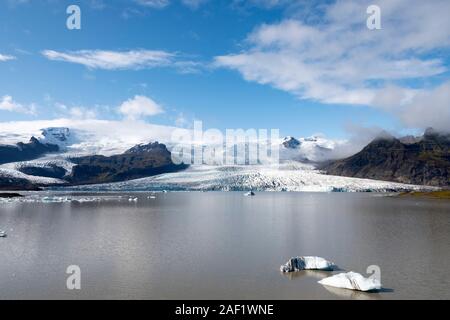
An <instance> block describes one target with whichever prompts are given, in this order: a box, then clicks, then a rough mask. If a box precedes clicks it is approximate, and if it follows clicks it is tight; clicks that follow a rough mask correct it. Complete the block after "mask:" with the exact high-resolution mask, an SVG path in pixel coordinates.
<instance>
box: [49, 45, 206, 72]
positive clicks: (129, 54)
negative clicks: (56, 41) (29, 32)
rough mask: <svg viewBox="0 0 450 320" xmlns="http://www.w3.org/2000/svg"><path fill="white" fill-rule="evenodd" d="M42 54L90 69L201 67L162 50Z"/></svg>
mask: <svg viewBox="0 0 450 320" xmlns="http://www.w3.org/2000/svg"><path fill="white" fill-rule="evenodd" d="M42 54H43V55H44V56H45V57H46V58H47V59H49V60H54V61H64V62H69V63H76V64H81V65H84V66H85V67H87V68H90V69H103V70H127V69H146V68H156V67H170V68H174V69H176V70H177V71H178V72H180V73H193V72H197V71H198V69H199V68H200V67H201V63H199V62H195V61H188V60H182V59H181V57H180V56H179V55H178V54H175V53H170V52H166V51H161V50H130V51H111V50H80V51H69V52H60V51H54V50H44V51H42Z"/></svg>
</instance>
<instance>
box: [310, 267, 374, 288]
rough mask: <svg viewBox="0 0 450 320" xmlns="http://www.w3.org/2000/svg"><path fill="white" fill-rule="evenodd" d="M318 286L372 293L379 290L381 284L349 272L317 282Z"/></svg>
mask: <svg viewBox="0 0 450 320" xmlns="http://www.w3.org/2000/svg"><path fill="white" fill-rule="evenodd" d="M318 282H319V283H320V284H322V285H325V286H330V287H335V288H344V289H350V290H357V291H374V290H380V289H381V283H380V281H379V280H377V279H374V278H365V277H363V276H362V275H361V274H359V273H356V272H353V271H350V272H347V273H339V274H336V275H334V276H331V277H328V278H325V279H322V280H320V281H318Z"/></svg>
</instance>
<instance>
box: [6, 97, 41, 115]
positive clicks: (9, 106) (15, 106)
mask: <svg viewBox="0 0 450 320" xmlns="http://www.w3.org/2000/svg"><path fill="white" fill-rule="evenodd" d="M36 109H37V108H36V105H35V104H33V103H32V104H30V105H28V106H24V105H23V104H20V103H18V102H17V101H14V100H13V98H12V97H11V96H8V95H6V96H3V97H2V98H1V99H0V111H9V112H18V113H24V114H31V115H35V114H36Z"/></svg>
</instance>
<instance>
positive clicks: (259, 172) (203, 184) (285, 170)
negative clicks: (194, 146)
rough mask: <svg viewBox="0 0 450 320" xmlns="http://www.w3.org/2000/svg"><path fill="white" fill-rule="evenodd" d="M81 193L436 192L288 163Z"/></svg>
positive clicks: (201, 168)
mask: <svg viewBox="0 0 450 320" xmlns="http://www.w3.org/2000/svg"><path fill="white" fill-rule="evenodd" d="M66 188H68V189H69V190H79V191H162V190H169V191H294V192H371V191H377V192H398V191H411V190H434V189H435V188H432V187H424V186H415V185H408V184H402V183H396V182H388V181H378V180H369V179H360V178H348V177H341V176H330V175H326V174H324V173H322V172H321V171H319V170H317V169H315V168H314V166H313V165H309V164H302V163H298V162H287V163H283V164H281V165H279V166H262V165H242V166H237V165H234V166H206V165H198V166H195V165H194V166H191V167H189V168H188V169H186V170H184V171H179V172H175V173H165V174H160V175H157V176H152V177H148V178H141V179H136V180H129V181H123V182H115V183H107V184H97V185H84V186H73V187H66Z"/></svg>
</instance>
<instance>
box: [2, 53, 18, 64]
mask: <svg viewBox="0 0 450 320" xmlns="http://www.w3.org/2000/svg"><path fill="white" fill-rule="evenodd" d="M15 59H16V57H14V56H10V55H5V54H1V53H0V62H5V61H10V60H15Z"/></svg>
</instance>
